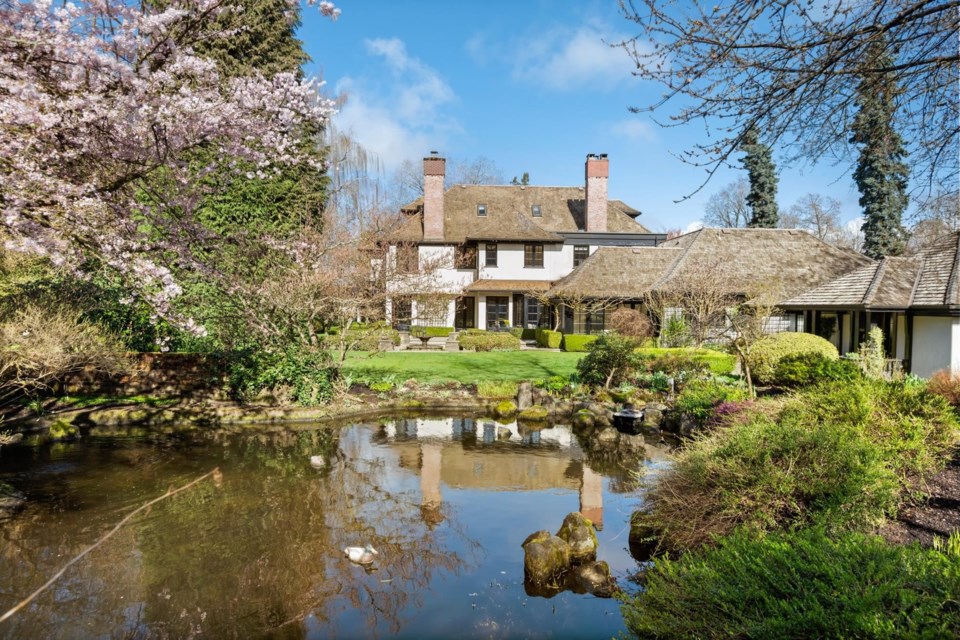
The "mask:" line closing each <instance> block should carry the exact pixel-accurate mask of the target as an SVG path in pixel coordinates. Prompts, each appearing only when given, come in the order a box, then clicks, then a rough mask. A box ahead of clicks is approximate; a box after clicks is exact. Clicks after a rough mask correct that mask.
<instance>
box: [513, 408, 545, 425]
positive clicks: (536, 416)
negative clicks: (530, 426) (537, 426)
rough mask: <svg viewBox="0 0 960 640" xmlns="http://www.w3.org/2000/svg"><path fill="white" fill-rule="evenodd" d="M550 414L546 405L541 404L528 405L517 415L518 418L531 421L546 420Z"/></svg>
mask: <svg viewBox="0 0 960 640" xmlns="http://www.w3.org/2000/svg"><path fill="white" fill-rule="evenodd" d="M549 415H550V412H549V411H547V408H546V407H543V406H540V405H538V404H537V405H533V406H532V407H527V408H526V409H522V410H521V411H520V413H519V414H518V415H517V419H518V420H528V421H530V422H540V421H543V420H546V419H547V417H548V416H549Z"/></svg>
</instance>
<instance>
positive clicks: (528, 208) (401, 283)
mask: <svg viewBox="0 0 960 640" xmlns="http://www.w3.org/2000/svg"><path fill="white" fill-rule="evenodd" d="M609 166H610V165H609V160H608V159H607V157H606V155H592V154H591V155H588V156H587V159H586V163H585V167H584V174H585V175H584V184H583V186H575V187H540V186H528V185H497V186H490V185H453V186H451V187H449V188H447V187H446V186H445V184H444V180H445V174H446V161H445V160H444V159H443V158H441V157H439V156H437V155H431V156H429V157H427V158H424V160H423V173H424V195H423V197H422V198H420V199H418V200H417V201H415V202H412V203H410V204H408V205H406V206H404V207H403V208H402V209H401V211H402V213H403V214H404V215H405V216H406V217H407V219H406V221H405V223H404V224H403V225H402V226H401V227H400V229H399V230H398V231H397V232H396V233H394V234H393V235H392V236H390V238H389V243H388V246H387V250H386V255H385V259H386V261H387V265H388V267H389V272H390V273H391V274H392V275H391V277H390V278H388V281H387V294H388V301H387V309H386V312H387V317H388V318H389V319H390V320H391V322H393V323H394V324H396V325H399V324H404V323H410V322H413V323H416V324H427V325H439V326H448V327H455V328H456V329H469V328H490V327H493V326H504V325H509V326H514V327H524V328H534V327H536V326H537V324H538V322H539V321H540V315H541V312H542V307H541V303H540V299H541V298H542V294H543V293H545V292H546V291H547V290H548V289H549V288H550V286H551V284H552V283H553V282H554V281H556V280H559V279H560V278H563V277H564V276H566V275H567V274H569V273H570V272H571V271H573V269H574V268H576V267H577V266H579V265H580V264H581V263H582V262H583V261H584V260H586V258H587V257H588V256H590V255H591V254H592V253H594V252H595V251H596V250H597V249H598V248H600V247H606V246H646V247H652V246H656V245H657V244H658V243H660V242H662V241H664V240H665V239H666V235H664V234H655V233H651V232H650V231H649V230H648V229H646V228H645V227H644V226H643V225H641V224H639V223H638V222H637V221H636V218H637V217H638V216H639V215H640V212H639V211H638V210H636V209H634V208H632V207H630V206H628V205H626V204H625V203H623V202H621V201H619V200H610V199H608V197H607V181H608V178H609ZM428 308H429V309H428ZM580 321H581V324H582V323H583V322H586V321H587V320H586V319H584V318H581V319H580Z"/></svg>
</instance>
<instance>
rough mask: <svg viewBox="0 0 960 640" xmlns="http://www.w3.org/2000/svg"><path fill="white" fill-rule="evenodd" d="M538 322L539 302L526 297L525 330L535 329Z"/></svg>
mask: <svg viewBox="0 0 960 640" xmlns="http://www.w3.org/2000/svg"><path fill="white" fill-rule="evenodd" d="M539 322H540V301H539V300H537V299H536V298H531V297H527V324H526V326H527V328H528V329H536V328H537V325H538V324H539Z"/></svg>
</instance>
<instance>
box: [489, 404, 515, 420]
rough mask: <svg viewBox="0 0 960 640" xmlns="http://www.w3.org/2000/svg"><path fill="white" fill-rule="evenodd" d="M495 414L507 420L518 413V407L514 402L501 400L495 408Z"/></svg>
mask: <svg viewBox="0 0 960 640" xmlns="http://www.w3.org/2000/svg"><path fill="white" fill-rule="evenodd" d="M494 412H495V413H496V414H497V415H498V416H500V417H501V418H506V417H509V416H512V415H513V414H515V413H516V412H517V405H516V404H514V403H513V401H512V400H501V401H500V402H498V403H497V406H496V407H495V408H494Z"/></svg>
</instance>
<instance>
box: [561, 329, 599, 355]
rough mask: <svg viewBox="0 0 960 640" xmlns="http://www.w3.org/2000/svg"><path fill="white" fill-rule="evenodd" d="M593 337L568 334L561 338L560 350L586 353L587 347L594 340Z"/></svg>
mask: <svg viewBox="0 0 960 640" xmlns="http://www.w3.org/2000/svg"><path fill="white" fill-rule="evenodd" d="M596 339H597V336H595V335H585V334H582V333H568V334H566V335H564V336H563V343H562V347H561V348H562V349H563V350H564V351H586V350H587V347H588V346H589V345H590V343H592V342H593V341H594V340H596Z"/></svg>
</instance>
